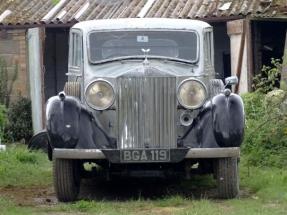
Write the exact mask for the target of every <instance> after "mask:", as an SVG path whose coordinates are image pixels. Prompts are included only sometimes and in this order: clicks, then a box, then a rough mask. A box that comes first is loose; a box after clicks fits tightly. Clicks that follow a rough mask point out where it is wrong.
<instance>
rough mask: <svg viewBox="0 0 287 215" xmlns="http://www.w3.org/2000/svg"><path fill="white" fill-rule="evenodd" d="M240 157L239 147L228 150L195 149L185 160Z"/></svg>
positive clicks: (191, 150)
mask: <svg viewBox="0 0 287 215" xmlns="http://www.w3.org/2000/svg"><path fill="white" fill-rule="evenodd" d="M226 157H240V148H239V147H228V148H193V149H190V150H189V151H188V152H187V154H186V155H185V158H226Z"/></svg>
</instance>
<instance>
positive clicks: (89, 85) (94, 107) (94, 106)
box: [84, 78, 116, 111]
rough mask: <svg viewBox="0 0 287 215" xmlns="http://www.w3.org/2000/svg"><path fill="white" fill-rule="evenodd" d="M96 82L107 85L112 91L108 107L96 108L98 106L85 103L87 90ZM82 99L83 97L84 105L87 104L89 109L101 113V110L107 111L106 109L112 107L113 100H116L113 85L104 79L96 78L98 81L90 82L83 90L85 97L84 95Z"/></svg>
mask: <svg viewBox="0 0 287 215" xmlns="http://www.w3.org/2000/svg"><path fill="white" fill-rule="evenodd" d="M96 82H105V83H107V84H108V85H109V86H110V87H111V89H112V91H113V98H112V100H111V102H110V103H109V105H107V106H105V107H98V106H96V105H93V104H91V103H90V102H88V101H87V93H88V90H89V89H90V87H91V86H92V85H93V84H95V83H96ZM84 97H85V101H86V103H87V104H88V106H89V107H91V108H92V109H94V110H98V111H102V110H107V109H108V108H110V107H111V106H113V104H114V103H115V99H116V91H115V88H114V85H113V84H112V83H111V82H110V81H108V80H106V79H102V78H98V79H96V80H93V81H91V82H90V83H89V84H88V85H87V87H86V89H85V95H84Z"/></svg>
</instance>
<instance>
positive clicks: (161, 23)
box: [72, 18, 211, 33]
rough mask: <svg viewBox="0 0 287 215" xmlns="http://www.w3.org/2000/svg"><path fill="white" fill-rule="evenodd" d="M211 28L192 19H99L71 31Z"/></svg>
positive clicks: (76, 26)
mask: <svg viewBox="0 0 287 215" xmlns="http://www.w3.org/2000/svg"><path fill="white" fill-rule="evenodd" d="M210 27H211V26H210V25H209V24H208V23H206V22H203V21H199V20H192V19H169V18H122V19H100V20H90V21H84V22H79V23H77V24H75V25H74V26H73V27H72V28H73V29H80V30H82V31H83V32H86V33H88V32H90V31H93V30H121V29H166V30H168V29H174V30H195V31H198V32H199V31H201V30H203V29H204V28H210Z"/></svg>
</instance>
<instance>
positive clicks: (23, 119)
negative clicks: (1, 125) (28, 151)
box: [4, 97, 33, 143]
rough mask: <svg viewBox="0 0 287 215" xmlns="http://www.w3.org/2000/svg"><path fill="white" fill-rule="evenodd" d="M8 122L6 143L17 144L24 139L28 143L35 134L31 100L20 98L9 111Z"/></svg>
mask: <svg viewBox="0 0 287 215" xmlns="http://www.w3.org/2000/svg"><path fill="white" fill-rule="evenodd" d="M7 118H8V120H7V121H8V122H7V123H6V126H5V130H4V131H5V141H6V142H17V141H21V140H22V139H24V140H25V143H27V142H28V141H29V140H30V139H31V137H32V134H33V131H32V111H31V101H30V99H27V98H23V97H19V99H18V100H17V101H16V102H14V103H12V104H11V105H10V107H9V109H8V111H7Z"/></svg>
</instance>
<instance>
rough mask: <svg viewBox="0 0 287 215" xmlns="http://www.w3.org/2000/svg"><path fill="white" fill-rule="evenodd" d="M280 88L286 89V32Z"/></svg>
mask: <svg viewBox="0 0 287 215" xmlns="http://www.w3.org/2000/svg"><path fill="white" fill-rule="evenodd" d="M280 87H281V88H282V89H285V90H286V89H287V31H286V37H285V48H284V54H283V64H282V72H281V83H280Z"/></svg>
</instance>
